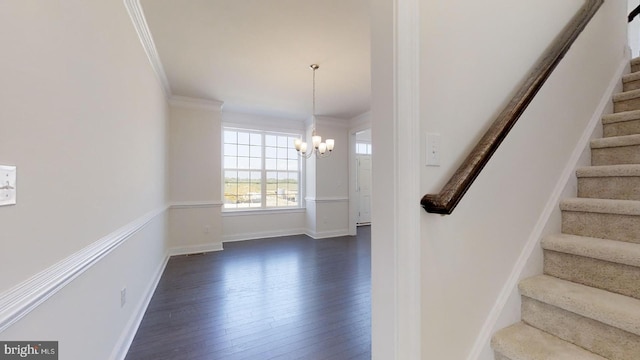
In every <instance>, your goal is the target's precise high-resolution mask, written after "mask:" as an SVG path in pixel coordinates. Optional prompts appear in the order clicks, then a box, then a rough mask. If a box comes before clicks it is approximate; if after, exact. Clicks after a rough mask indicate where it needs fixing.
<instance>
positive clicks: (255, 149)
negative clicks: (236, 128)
mask: <svg viewBox="0 0 640 360" xmlns="http://www.w3.org/2000/svg"><path fill="white" fill-rule="evenodd" d="M249 153H250V155H251V157H257V158H259V157H262V147H260V146H251V148H250V149H249Z"/></svg>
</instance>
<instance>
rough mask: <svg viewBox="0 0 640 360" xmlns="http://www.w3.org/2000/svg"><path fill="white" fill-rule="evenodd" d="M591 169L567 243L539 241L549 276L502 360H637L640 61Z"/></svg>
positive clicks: (566, 206)
mask: <svg viewBox="0 0 640 360" xmlns="http://www.w3.org/2000/svg"><path fill="white" fill-rule="evenodd" d="M613 102H614V114H612V115H607V116H604V117H603V119H602V124H603V127H604V128H603V129H604V138H602V139H596V140H593V141H592V142H591V164H592V166H590V167H585V168H580V169H578V170H577V177H578V198H574V199H565V200H563V201H562V202H561V203H560V209H561V210H562V234H557V235H552V236H548V237H546V238H544V239H543V240H542V248H543V251H544V275H540V276H535V277H533V278H528V279H525V280H523V281H521V282H520V284H519V289H520V293H521V296H522V321H521V322H520V323H517V324H515V325H512V326H510V327H508V328H505V329H502V330H500V331H498V332H497V333H496V334H495V335H494V337H493V339H492V341H491V346H492V348H493V350H494V353H495V359H496V360H556V359H557V360H565V359H566V360H581V359H587V360H592V359H593V360H596V359H598V360H603V359H610V360H636V359H640V59H634V60H632V61H631V74H629V75H625V76H624V77H623V92H622V93H619V94H616V95H615V96H614V97H613Z"/></svg>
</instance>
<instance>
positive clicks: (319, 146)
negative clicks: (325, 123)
mask: <svg viewBox="0 0 640 360" xmlns="http://www.w3.org/2000/svg"><path fill="white" fill-rule="evenodd" d="M309 67H310V68H311V70H313V113H312V115H311V120H312V124H311V126H312V128H311V149H309V146H308V144H307V143H306V142H305V141H302V139H295V140H294V142H293V144H294V145H295V147H296V151H297V152H298V155H300V156H302V157H305V158H307V159H308V158H310V157H311V156H312V155H313V154H315V155H316V157H318V158H323V157H327V156H329V155H331V152H332V151H333V146H334V145H335V141H334V140H333V139H327V140H325V142H322V137H321V136H320V135H318V134H316V70H318V68H320V66H318V65H317V64H312V65H310V66H309Z"/></svg>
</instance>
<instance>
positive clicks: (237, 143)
mask: <svg viewBox="0 0 640 360" xmlns="http://www.w3.org/2000/svg"><path fill="white" fill-rule="evenodd" d="M299 137H300V135H299V134H286V133H276V132H266V131H260V130H245V129H233V128H224V148H223V167H224V184H223V187H224V190H223V191H224V209H267V208H291V207H299V206H300V196H299V194H300V157H299V156H298V153H297V152H296V149H295V148H294V146H293V140H294V139H296V138H299Z"/></svg>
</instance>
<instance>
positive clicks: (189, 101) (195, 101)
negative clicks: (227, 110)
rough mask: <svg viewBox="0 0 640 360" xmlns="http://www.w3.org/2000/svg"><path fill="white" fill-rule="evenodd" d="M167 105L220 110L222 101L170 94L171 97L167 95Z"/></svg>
mask: <svg viewBox="0 0 640 360" xmlns="http://www.w3.org/2000/svg"><path fill="white" fill-rule="evenodd" d="M169 105H172V106H179V107H183V108H190V109H202V110H212V111H218V112H221V111H222V106H223V105H224V102H222V101H218V100H214V99H200V98H192V97H188V96H178V95H171V97H169Z"/></svg>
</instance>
